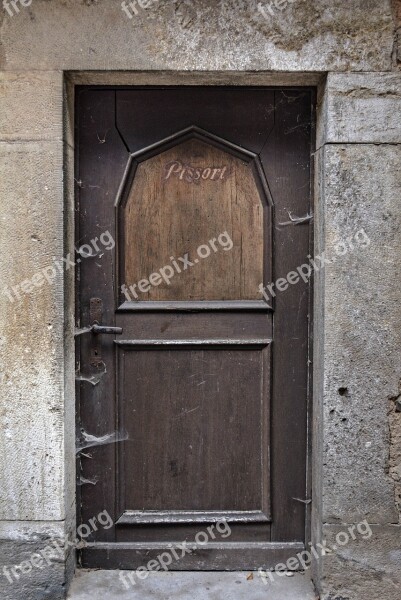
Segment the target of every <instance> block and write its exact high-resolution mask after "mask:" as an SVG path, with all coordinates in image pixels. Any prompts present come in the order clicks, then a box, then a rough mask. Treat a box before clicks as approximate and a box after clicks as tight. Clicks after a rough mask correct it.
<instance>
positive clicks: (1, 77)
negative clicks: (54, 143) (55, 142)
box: [0, 72, 63, 141]
mask: <svg viewBox="0 0 401 600" xmlns="http://www.w3.org/2000/svg"><path fill="white" fill-rule="evenodd" d="M62 89H63V88H62V74H61V73H46V72H36V73H5V72H3V73H1V72H0V102H1V111H0V140H37V141H39V140H49V139H59V140H61V139H62V106H63V97H62Z"/></svg>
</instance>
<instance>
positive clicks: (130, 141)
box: [76, 88, 312, 570]
mask: <svg viewBox="0 0 401 600" xmlns="http://www.w3.org/2000/svg"><path fill="white" fill-rule="evenodd" d="M311 98H312V96H311V92H310V90H304V91H303V90H288V89H286V90H282V91H281V90H280V91H273V90H269V89H266V88H258V89H256V88H254V89H252V90H249V89H246V88H241V89H240V88H236V89H235V90H232V89H229V88H224V89H223V88H219V89H213V88H201V89H196V88H192V89H189V88H186V89H181V88H171V89H168V90H165V89H150V88H148V89H140V88H136V89H130V90H119V89H117V90H111V89H97V90H93V89H83V90H80V91H79V94H78V99H77V115H78V122H77V150H78V151H77V173H76V181H77V212H78V214H79V227H78V229H77V245H80V244H82V243H85V242H89V241H90V240H91V239H94V238H95V237H96V236H98V235H99V233H100V232H102V231H106V230H109V231H111V232H113V231H116V230H118V229H119V225H117V223H116V217H117V221H118V222H119V223H120V221H121V222H122V223H123V224H124V223H127V224H128V225H129V228H128V229H127V232H126V234H127V235H126V236H125V239H126V241H124V235H122V236H121V237H118V236H117V237H116V242H117V245H116V248H115V249H114V250H113V251H107V252H104V253H103V256H102V257H100V256H99V257H94V258H93V259H87V260H85V261H82V265H81V267H80V270H79V272H78V277H77V290H78V292H79V303H78V307H79V308H78V313H77V316H78V319H77V326H78V327H84V326H88V325H90V323H89V321H90V311H89V307H90V300H91V298H99V299H101V300H102V306H103V317H102V318H103V323H102V324H106V325H116V326H119V327H122V328H123V335H122V336H118V338H116V341H118V340H121V341H123V342H124V343H123V344H116V343H114V340H113V337H112V336H105V335H104V336H98V340H97V342H96V343H97V344H101V347H100V350H101V355H102V361H103V365H101V368H99V369H94V368H93V367H92V366H91V365H90V360H91V353H92V351H93V341H92V340H91V337H90V336H88V335H87V336H80V337H79V338H77V340H78V341H77V344H78V355H77V357H78V361H77V369H78V372H79V373H80V374H81V375H83V376H84V378H83V379H82V380H81V381H80V382H79V390H80V399H79V404H78V424H77V431H78V435H81V434H80V430H81V429H82V430H84V432H87V433H88V434H90V435H93V436H99V437H100V438H102V436H105V435H106V434H113V435H114V436H115V434H116V433H117V436H118V434H120V433H122V434H126V436H127V439H123V440H120V441H117V442H115V441H113V443H110V444H106V445H105V444H103V443H101V442H100V443H99V445H95V446H93V447H91V448H89V449H87V450H84V451H83V452H81V453H79V462H78V474H79V476H80V477H82V479H81V480H79V483H78V490H79V494H80V497H79V499H78V522H79V523H87V522H88V521H89V519H91V518H92V517H93V516H94V515H95V514H99V513H100V512H101V511H102V510H105V509H107V510H108V512H109V514H110V515H111V516H112V518H113V521H114V523H115V525H114V526H113V527H111V528H110V529H104V528H99V529H98V530H97V531H95V532H94V533H93V534H92V535H91V537H90V538H89V540H88V541H89V546H88V547H87V548H85V549H83V550H82V552H81V557H80V559H81V561H82V562H81V564H82V565H83V566H87V567H106V568H107V567H109V568H118V567H121V568H134V567H137V566H140V565H143V564H146V563H147V561H148V560H149V559H150V558H151V557H152V556H157V555H158V554H159V553H160V552H161V551H163V549H168V545H169V544H171V543H174V542H181V541H184V540H193V539H195V536H196V534H197V533H198V532H199V531H201V530H204V529H205V528H206V527H205V526H206V522H205V520H208V519H209V520H210V521H209V522H214V521H215V519H216V518H217V515H224V516H226V517H227V518H228V519H231V524H230V527H231V535H230V537H229V538H227V539H226V540H224V539H219V540H218V541H217V542H215V543H211V544H208V546H207V548H206V547H205V548H202V549H198V550H197V551H195V552H193V553H192V554H191V555H190V556H188V557H186V558H185V559H184V560H183V561H182V562H181V561H179V562H178V563H177V564H173V565H172V567H171V568H177V569H187V568H189V569H205V570H208V569H236V568H240V569H241V568H243V569H248V568H249V569H250V568H258V567H260V566H262V567H265V568H269V567H274V565H275V564H276V563H277V562H280V561H283V560H284V561H285V560H286V559H287V558H289V557H291V556H293V555H294V554H296V553H297V552H299V551H301V550H302V548H303V547H304V542H305V504H303V503H302V502H300V500H302V499H304V498H306V497H307V493H308V489H307V485H306V477H305V474H306V458H307V439H308V438H307V397H308V389H307V381H308V352H307V348H308V319H310V312H309V300H308V298H309V297H310V296H309V295H310V285H307V284H305V285H304V284H303V283H302V282H301V283H300V284H298V285H294V286H290V287H289V288H288V289H287V290H286V291H285V292H284V293H281V294H278V295H277V297H276V298H274V299H273V300H274V302H272V307H273V308H272V309H268V308H267V304H266V303H265V302H263V301H261V300H260V294H259V290H258V289H257V288H258V286H259V283H261V282H262V281H264V283H265V284H266V283H269V282H271V281H274V280H275V279H277V277H280V276H281V277H284V276H285V275H286V273H287V272H288V271H290V270H293V269H294V268H296V267H297V266H298V265H300V264H302V263H303V262H305V255H306V254H307V253H308V250H309V235H310V234H309V232H310V224H309V223H304V224H302V225H298V226H296V227H295V226H291V225H290V226H281V225H280V223H282V222H285V221H288V220H289V218H288V211H291V214H293V215H296V216H303V215H304V214H306V213H307V212H308V211H309V210H310V199H311V198H310V197H311V194H310V149H311V131H310V126H311V123H312V117H311V110H310V109H311ZM116 123H117V125H118V130H117V128H116ZM192 126H198V127H202V128H203V129H205V130H207V131H209V132H210V133H211V134H212V136H213V135H215V136H219V137H222V138H224V139H225V140H228V141H229V142H232V144H235V145H236V146H242V147H243V148H244V150H248V151H249V152H251V153H252V152H254V153H256V154H257V155H258V157H259V158H258V161H260V163H258V164H261V165H262V167H263V170H264V172H265V174H266V178H267V180H268V183H269V187H270V190H271V192H272V197H273V203H274V208H273V207H272V205H269V206H268V207H267V210H266V209H265V208H266V205H263V201H265V198H263V201H262V196H261V195H260V193H259V187H258V186H257V185H256V179H255V176H254V175H253V171H252V169H251V168H250V166H251V165H250V163H251V159H250V158H248V159H246V158H244V159H242V158H240V157H243V156H244V153H243V152H241V151H239V152H234V151H233V152H230V151H226V148H227V146H226V147H224V148H223V147H222V144H219V143H216V144H213V142H211V143H209V141H208V142H206V141H205V140H204V137H202V138H201V139H199V136H198V138H193V139H187V140H186V141H185V143H184V142H183V141H182V140H181V144H179V143H178V142H176V138H174V144H175V145H173V143H169V144H170V145H167V146H168V148H169V149H168V150H167V146H166V147H165V148H164V150H163V151H160V152H158V153H157V152H154V151H153V150H152V151H149V146H151V145H152V144H154V143H155V142H157V143H159V146H160V141H161V140H163V139H164V138H165V137H166V136H167V135H171V134H175V133H177V132H182V130H183V129H185V128H186V127H192ZM106 131H107V135H105V132H106ZM212 136H209V139H211V137H212ZM99 140H105V141H104V143H100V141H99ZM185 144H186V146H185ZM202 144H203V146H202ZM145 149H147V150H145ZM180 149H181V150H180ZM184 150H185V152H184ZM179 151H181V154H179V155H178V154H177V152H179ZM130 152H139V153H142V154H143V155H144V156H145V152H146V157H145V158H143V160H142V162H141V159H140V158H138V156H137V155H136V157H135V160H136V167H137V168H138V169H140V167H141V165H143V166H144V170H143V173H142V175H141V173H140V170H138V172H137V173H136V175H138V174H139V175H140V176H141V177H142V183H141V186H142V187H141V190H142V191H141V190H140V193H139V195H138V194H135V197H134V196H132V198H131V200H132V203H131V204H130V210H131V212H130V213H129V214H128V212H127V214H126V213H125V211H126V209H127V207H128V203H127V204H125V205H124V204H123V203H122V204H121V206H120V208H119V211H118V210H117V211H116V209H115V199H116V197H117V195H118V189H119V187H120V184H121V182H122V180H123V176H124V171H125V166H126V165H127V161H128V158H129V156H130V154H129V153H130ZM152 152H153V154H152ZM245 154H246V153H245ZM150 156H153V158H152V159H151V163H152V164H153V167H152V168H153V170H152V169H150V170H148V169H146V168H145V167H146V164H147V163H149V162H150V161H149V160H148V159H149V158H150ZM162 157H163V158H162ZM166 157H167V159H166ZM248 157H249V154H248ZM184 158H185V160H186V167H188V168H192V171H189V170H188V169H187V170H186V171H185V172H184V173H182V171H181V170H179V169H178V168H177V167H175V168H174V171H172V172H171V173H170V175H169V177H168V178H166V173H168V171H166V165H167V168H171V162H172V161H174V160H175V161H178V162H179V163H180V164H181V165H184ZM252 160H253V159H252ZM196 161H199V163H197V162H196ZM203 161H204V162H203ZM227 161H231V162H230V164H229V165H228V163H227ZM169 165H170V166H169ZM197 165H199V166H197ZM224 165H227V166H230V167H231V169H234V171H228V170H225V171H224V173H223V177H222V178H221V179H218V178H219V177H220V176H221V175H222V169H223V168H224ZM197 168H202V169H203V170H202V171H201V172H200V176H199V178H197V179H201V185H198V184H197V183H196V181H195V178H196V177H197V176H196V169H197ZM208 168H210V171H207V170H206V171H205V169H208ZM214 169H220V171H216V172H215V173H214V175H213V172H214V171H213V170H214ZM251 171H252V173H251ZM232 172H234V174H235V173H237V175H235V176H234V177H233V176H232ZM181 174H182V178H181ZM201 174H205V178H204V179H203V178H202V175H201ZM239 174H241V177H239ZM242 175H243V176H242ZM197 179H196V180H197ZM133 181H134V185H136V183H135V182H137V181H139V180H138V179H137V178H136V176H134V179H133ZM131 182H132V180H131ZM220 183H221V184H222V186H220V187H219V184H220ZM206 188H207V193H205V194H202V193H201V190H202V189H204V190H205V189H206ZM255 188H256V192H255ZM133 189H134V188H133V187H129V189H128V191H129V192H130V193H131V194H132V192H133ZM216 190H217V192H216ZM238 190H239V191H238ZM145 192H146V194H147V195H146V194H145ZM167 192H168V193H167ZM170 192H171V193H170ZM221 192H223V194H222V195H221ZM141 194H144V197H145V199H146V198H147V205H146V210H143V211H142V212H141V211H140V210H139V208H138V206H135V203H136V202H137V201H138V200H141V198H140V195H141ZM262 195H263V194H262ZM128 196H129V193H128V194H127V195H125V196H124V201H126V200H127V199H128ZM160 198H162V199H164V204H163V202H162V206H161V208H160V202H159V201H160ZM142 199H143V198H142ZM249 199H251V201H249ZM169 202H170V204H169ZM167 207H169V210H167ZM261 207H262V210H261ZM220 209H221V213H220V212H219V211H220ZM160 210H161V211H162V212H161V213H160ZM132 211H133V212H132ZM163 211H164V212H163ZM119 214H120V217H122V218H121V219H118V216H119ZM222 215H224V216H227V215H228V216H229V219H228V220H229V225H227V226H226V227H224V229H227V232H228V233H229V234H230V236H231V239H232V240H233V250H230V251H224V250H223V249H222V248H219V249H218V252H213V255H212V256H210V257H207V258H205V259H203V260H200V262H199V263H197V264H196V265H195V266H193V267H191V268H190V269H188V270H185V271H184V272H183V273H181V274H178V273H177V274H176V275H174V277H173V279H172V281H171V285H170V286H169V285H167V284H166V285H165V289H164V291H163V293H166V290H167V296H164V299H161V298H163V294H161V291H160V290H161V289H162V288H161V286H155V288H154V289H155V290H156V291H157V293H160V294H161V296H157V297H155V298H152V297H151V295H150V293H147V294H138V296H139V297H138V298H131V300H132V301H131V302H130V301H128V299H127V298H124V297H123V298H121V294H120V293H119V292H120V289H119V284H120V283H122V282H123V280H124V279H125V278H126V276H125V272H124V271H123V273H121V271H120V270H119V267H120V262H122V263H123V267H124V259H125V254H126V256H127V257H128V258H129V261H128V262H127V265H126V266H127V268H128V267H129V264H130V265H131V266H130V267H129V268H131V269H132V268H133V266H134V269H135V270H138V269H139V271H140V272H139V273H138V274H137V273H136V272H135V273H132V274H131V275H130V277H133V278H134V283H138V280H139V281H140V278H141V277H142V278H147V277H148V276H149V275H150V273H151V272H153V271H152V270H151V269H155V270H156V271H157V270H158V269H160V268H161V267H163V266H164V265H166V264H169V261H170V256H174V257H175V258H178V257H179V256H180V255H181V253H183V254H185V253H187V252H188V253H190V252H194V251H196V249H197V246H198V245H199V244H207V242H208V241H209V239H212V238H213V237H217V236H218V234H219V233H220V232H219V231H217V232H216V233H215V230H214V229H213V228H214V227H216V225H217V226H218V227H219V228H220V227H223V223H225V222H226V219H225V218H224V219H223V217H222ZM273 218H274V221H273ZM138 219H139V224H138ZM148 225H149V226H150V232H149V229H148ZM229 226H230V227H231V229H228V228H229ZM255 227H256V233H255ZM120 230H121V229H120ZM210 231H211V232H212V233H211V234H210V235H206V234H209V232H210ZM145 232H148V233H145ZM123 233H125V232H123ZM138 234H139V239H140V243H139V242H138V238H137V237H136V236H137V235H138ZM272 234H273V235H272ZM204 235H206V239H203V238H204ZM141 236H142V237H141ZM128 238H129V240H130V242H129V243H128ZM177 240H178V241H179V243H177ZM244 242H245V244H244ZM117 248H118V249H119V252H117V251H116V250H117ZM249 248H251V250H249ZM273 248H274V252H273ZM134 249H135V252H134ZM162 250H163V251H162ZM164 250H166V251H167V252H166V254H164ZM235 251H236V252H237V254H235ZM219 254H221V256H218V255H219ZM118 255H119V256H118ZM251 255H253V256H252V260H251ZM165 256H166V257H167V258H166V259H164V257H165ZM118 257H119V259H120V261H119V260H118ZM159 258H163V260H162V261H161V262H160V263H159ZM191 258H194V256H191ZM213 259H215V262H214V263H213ZM223 259H224V261H227V264H225V263H224V261H223ZM253 259H256V261H255V260H253ZM219 260H220V261H223V262H219ZM141 261H142V262H141ZM152 261H153V262H152ZM209 261H211V262H210V265H209ZM157 263H158V264H157ZM251 263H252V264H251ZM272 265H273V268H274V272H273V273H272V272H271V266H272ZM206 267H207V268H206ZM202 269H204V270H203V271H202ZM191 271H193V273H192V272H191ZM117 274H118V275H117ZM181 275H189V279H188V281H185V278H183V279H182V280H181V282H180V281H179V280H178V278H180V277H181ZM262 275H263V277H262ZM191 277H192V279H191ZM175 279H176V280H177V281H175ZM184 281H185V284H184ZM255 282H256V289H254V292H255V294H254V295H250V294H249V293H248V292H249V290H250V289H251V287H252V286H254V284H255ZM174 286H176V287H174ZM227 289H228V290H229V291H228V293H227ZM233 289H234V290H235V294H233V292H232V290H233ZM216 290H217V291H218V294H219V295H218V296H216V295H214V294H215V292H216ZM171 292H174V295H171V296H169V295H168V294H171ZM116 299H118V301H116ZM271 340H273V342H272V343H270V341H271ZM85 377H87V379H85ZM90 377H95V378H96V377H97V378H98V382H97V383H96V384H95V385H94V384H93V383H90V382H89V381H88V378H90ZM117 439H118V437H117ZM189 446H192V448H190V447H189ZM88 480H92V481H93V482H94V483H93V484H88V483H84V482H85V481H88ZM80 484H82V485H80ZM124 515H125V516H124ZM191 515H192V518H191ZM261 515H267V517H268V518H269V522H267V521H263V520H262V519H261ZM259 519H261V520H259ZM270 519H271V520H270ZM117 521H119V522H118V523H117Z"/></svg>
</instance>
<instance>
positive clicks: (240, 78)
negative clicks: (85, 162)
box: [65, 73, 321, 542]
mask: <svg viewBox="0 0 401 600" xmlns="http://www.w3.org/2000/svg"><path fill="white" fill-rule="evenodd" d="M127 76H128V77H130V78H131V81H130V84H131V85H134V86H135V85H138V74H126V73H123V74H116V73H105V74H84V73H79V74H70V75H69V76H67V78H66V90H67V106H66V108H67V112H66V115H65V125H66V137H67V147H66V156H65V158H66V161H65V162H66V166H67V186H66V189H67V197H66V203H67V207H68V208H69V211H67V214H68V215H69V216H68V217H67V222H66V234H67V235H66V237H67V245H68V247H69V248H73V247H74V242H75V236H74V235H73V232H74V219H73V216H74V215H73V210H72V211H71V207H74V206H75V200H74V194H73V192H72V190H73V187H74V163H75V159H76V157H75V156H74V153H73V151H72V148H73V143H74V133H73V131H74V130H73V124H74V110H73V106H74V96H75V86H76V85H82V84H84V83H85V84H87V85H88V84H89V85H91V84H93V87H94V88H96V87H101V88H103V89H104V87H110V86H111V85H118V84H120V85H121V83H122V82H123V81H122V80H124V84H127ZM235 76H236V83H235V85H238V87H249V86H250V85H255V87H256V86H257V87H259V86H261V87H262V86H263V87H266V86H267V85H268V83H270V82H266V78H267V77H266V75H264V74H262V73H261V74H240V73H237V74H235ZM231 77H232V76H226V75H221V74H219V76H218V77H216V74H196V85H205V84H210V86H211V87H214V86H215V85H216V84H217V83H218V85H232V81H231V80H230V79H231ZM277 77H279V82H277ZM277 77H276V81H275V85H272V86H271V87H272V88H283V87H285V88H287V89H288V88H289V87H292V86H291V85H289V82H288V79H287V80H286V77H283V76H277ZM167 78H169V79H170V81H169V83H168V85H171V86H175V87H176V86H177V84H179V85H194V80H193V79H194V74H191V75H187V76H186V77H185V78H181V77H180V76H177V74H171V75H168V76H167ZM297 78H298V81H299V82H300V81H301V80H302V82H303V85H297V86H294V87H296V88H297V89H301V88H302V89H303V90H305V89H308V90H309V91H311V92H312V94H313V97H314V99H316V83H317V81H318V80H321V76H320V75H316V74H314V75H311V76H309V75H307V76H304V77H302V76H297ZM139 79H140V80H141V83H142V84H143V83H144V80H146V82H147V83H148V84H149V85H158V84H162V85H163V86H164V85H167V83H166V75H165V74H161V73H159V74H151V75H149V73H146V74H140V75H139ZM216 79H217V80H218V81H216ZM224 79H226V80H224ZM250 79H252V81H250ZM294 79H296V77H294V76H292V80H294ZM308 79H309V80H310V83H309V85H308V84H307V85H305V83H306V80H308ZM100 80H102V81H103V83H100ZM177 80H178V81H177ZM285 80H286V81H285ZM269 87H270V86H269ZM314 106H315V102H314ZM314 116H316V114H315V112H314ZM315 122H316V119H315ZM68 140H70V144H69V143H68ZM313 150H314V149H313ZM310 181H311V204H312V206H313V202H314V197H313V181H314V172H313V161H312V166H311V178H310ZM312 232H313V230H312ZM310 242H311V247H310V251H311V252H313V235H310ZM73 290H74V283H73V282H72V281H71V275H67V281H66V291H67V300H69V301H70V304H69V310H71V300H72V297H73V296H72V291H73ZM75 292H77V289H75ZM76 300H77V298H75V303H73V304H74V305H75V306H76ZM310 315H311V319H310V323H309V342H308V344H309V346H308V355H309V360H310V361H311V360H312V349H313V339H312V334H313V331H312V327H313V325H312V323H313V279H311V294H310ZM69 363H70V364H71V355H69ZM67 364H68V363H67ZM312 379H313V365H312V364H311V366H310V370H309V382H308V438H307V449H308V453H307V472H306V478H307V489H308V491H309V494H311V493H312V459H313V456H312V434H311V417H312ZM76 401H77V398H76V396H75V395H74V403H75V402H76ZM315 447H316V443H315ZM72 488H74V495H75V494H76V499H77V505H79V489H78V491H77V492H76V491H75V485H74V482H73V485H72V486H70V489H72ZM309 497H310V495H309ZM305 510H306V532H305V541H306V542H308V540H310V539H311V529H312V527H311V510H310V506H309V504H306V505H305Z"/></svg>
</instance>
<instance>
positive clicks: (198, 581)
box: [68, 569, 317, 600]
mask: <svg viewBox="0 0 401 600" xmlns="http://www.w3.org/2000/svg"><path fill="white" fill-rule="evenodd" d="M132 573H133V572H132V571H117V570H116V571H104V570H99V571H96V570H84V569H80V570H77V572H76V575H75V578H74V580H73V582H72V585H71V589H70V592H69V594H68V600H87V599H88V598H101V599H102V600H220V599H221V600H223V599H224V600H225V599H229V600H242V599H243V600H267V599H268V600H317V596H316V593H315V591H314V589H313V585H312V582H311V580H310V576H309V574H308V573H295V574H293V573H291V575H290V576H288V574H283V575H281V576H277V574H276V576H275V578H274V581H273V582H270V581H269V580H268V581H267V583H264V582H263V580H262V578H261V577H260V576H259V575H258V573H257V572H255V571H235V572H226V571H225V572H222V571H213V572H211V571H196V572H194V571H174V572H172V571H168V572H150V573H149V575H148V577H147V578H146V579H144V580H140V579H139V578H138V577H135V579H134V585H132V584H131V583H130V580H129V579H128V574H132ZM124 581H125V582H126V584H125V585H124ZM127 586H129V587H128V589H127Z"/></svg>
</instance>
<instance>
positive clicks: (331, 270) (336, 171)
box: [316, 145, 401, 523]
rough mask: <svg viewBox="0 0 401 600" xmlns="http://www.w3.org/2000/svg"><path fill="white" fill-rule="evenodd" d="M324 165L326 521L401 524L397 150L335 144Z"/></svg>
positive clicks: (400, 159)
mask: <svg viewBox="0 0 401 600" xmlns="http://www.w3.org/2000/svg"><path fill="white" fill-rule="evenodd" d="M319 163H321V164H322V165H323V174H322V183H321V186H322V187H321V192H320V194H321V197H320V198H318V200H317V202H318V209H317V210H318V214H319V213H320V212H321V211H322V210H323V211H324V228H322V227H321V233H320V236H321V237H322V238H323V241H324V247H323V244H322V243H320V248H319V249H320V250H321V251H322V250H323V249H324V250H325V252H326V257H327V258H329V259H330V260H331V262H330V263H329V264H326V266H325V267H324V271H322V272H321V273H320V274H319V277H320V278H321V277H324V330H323V329H321V331H320V332H316V335H318V336H319V335H322V336H323V341H322V342H321V345H320V347H321V351H322V352H323V355H324V357H323V359H322V360H324V366H323V367H322V368H323V373H324V375H323V377H324V379H323V413H322V415H321V418H322V420H323V421H322V423H321V427H322V428H323V431H324V446H323V457H322V460H323V463H322V469H323V482H322V487H323V509H322V510H323V513H322V521H323V522H325V523H333V522H334V523H335V522H336V521H340V522H345V523H353V522H357V521H359V520H361V519H364V518H367V519H368V521H369V522H373V523H398V511H397V510H396V503H395V492H394V480H393V479H392V477H391V474H390V473H389V467H390V465H389V443H390V442H389V416H388V402H389V398H391V397H394V396H396V395H397V394H398V393H399V391H398V381H399V376H400V371H401V364H400V353H399V348H400V346H401V344H400V342H401V340H400V330H399V328H396V327H395V326H394V324H396V323H399V322H400V317H401V314H400V312H401V306H400V303H399V299H398V287H399V286H398V282H399V281H400V262H401V261H400V246H399V231H400V222H399V221H400V212H399V201H400V197H401V146H391V145H381V146H371V145H350V146H330V145H329V146H325V147H324V149H323V150H321V151H320V152H319ZM319 205H320V206H319ZM361 230H363V233H362V232H361ZM358 231H359V232H360V233H359V234H357V232H358ZM358 240H359V241H358ZM351 244H352V245H353V247H354V249H353V250H352V248H351ZM344 248H345V252H344Z"/></svg>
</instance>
